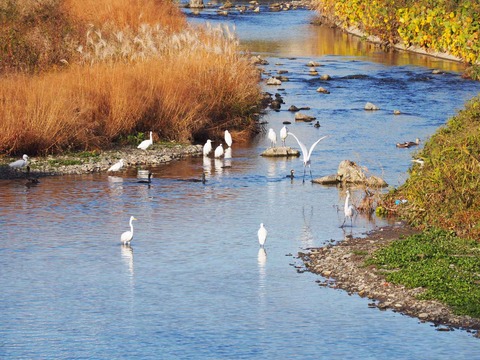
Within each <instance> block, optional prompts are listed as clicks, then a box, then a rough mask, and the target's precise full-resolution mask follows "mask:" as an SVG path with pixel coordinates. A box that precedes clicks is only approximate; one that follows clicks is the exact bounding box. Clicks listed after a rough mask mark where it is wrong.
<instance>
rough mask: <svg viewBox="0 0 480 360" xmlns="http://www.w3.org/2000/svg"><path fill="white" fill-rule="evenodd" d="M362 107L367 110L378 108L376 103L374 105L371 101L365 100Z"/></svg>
mask: <svg viewBox="0 0 480 360" xmlns="http://www.w3.org/2000/svg"><path fill="white" fill-rule="evenodd" d="M364 109H365V110H367V111H373V110H380V108H379V107H378V106H377V105H375V104H373V103H371V102H367V103H366V104H365V107H364Z"/></svg>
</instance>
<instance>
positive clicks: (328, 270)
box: [299, 222, 480, 337]
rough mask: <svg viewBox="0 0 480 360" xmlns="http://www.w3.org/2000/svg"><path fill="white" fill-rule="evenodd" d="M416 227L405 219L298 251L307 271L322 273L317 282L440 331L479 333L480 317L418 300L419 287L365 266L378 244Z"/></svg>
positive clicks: (410, 233) (413, 232) (373, 306)
mask: <svg viewBox="0 0 480 360" xmlns="http://www.w3.org/2000/svg"><path fill="white" fill-rule="evenodd" d="M416 233H418V231H417V230H415V229H413V228H411V227H408V226H407V225H405V224H404V223H401V222H399V223H397V224H396V225H394V226H391V227H385V228H378V229H376V230H374V231H372V232H370V233H368V234H367V236H366V237H363V238H346V239H345V240H343V241H342V242H340V243H338V244H337V245H329V246H326V247H322V248H314V249H309V251H308V252H307V253H299V257H300V258H301V259H302V260H303V262H304V264H305V267H306V269H307V270H308V271H310V272H312V273H315V274H318V275H321V276H322V277H323V279H321V280H318V284H319V285H320V286H328V287H331V288H334V289H342V290H345V291H347V292H348V293H349V294H357V295H359V296H361V297H367V298H369V299H371V300H372V302H370V303H369V304H368V306H369V307H372V308H378V309H380V310H387V309H388V310H392V311H395V312H399V313H402V314H405V315H408V316H412V317H416V318H418V319H419V320H420V321H421V322H431V323H433V324H434V326H435V327H436V328H437V330H439V331H450V330H453V329H464V330H467V331H469V332H472V333H474V334H475V336H476V337H480V334H479V330H480V319H475V318H472V317H469V316H458V315H455V314H453V312H452V311H451V309H449V308H448V307H447V306H445V305H443V304H442V303H440V302H438V301H432V300H418V299H417V298H416V297H417V295H418V294H420V293H422V292H423V289H421V288H415V289H408V288H406V287H404V286H401V285H396V284H392V283H389V282H387V281H386V280H385V277H384V276H383V275H382V274H381V273H380V272H379V270H378V269H377V268H375V267H373V266H365V260H366V259H367V258H368V257H369V256H371V254H372V253H373V252H375V251H376V250H378V249H379V248H381V247H384V246H387V245H388V244H390V243H392V242H393V241H396V240H398V239H401V238H403V237H406V236H409V235H412V234H416Z"/></svg>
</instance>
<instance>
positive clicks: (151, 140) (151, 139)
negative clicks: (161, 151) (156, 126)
mask: <svg viewBox="0 0 480 360" xmlns="http://www.w3.org/2000/svg"><path fill="white" fill-rule="evenodd" d="M150 142H153V138H152V132H151V131H150Z"/></svg>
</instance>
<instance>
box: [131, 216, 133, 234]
mask: <svg viewBox="0 0 480 360" xmlns="http://www.w3.org/2000/svg"><path fill="white" fill-rule="evenodd" d="M132 221H133V219H130V231H131V232H132V234H133V222H132Z"/></svg>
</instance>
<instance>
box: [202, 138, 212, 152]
mask: <svg viewBox="0 0 480 360" xmlns="http://www.w3.org/2000/svg"><path fill="white" fill-rule="evenodd" d="M211 151H212V140H210V139H208V140H207V142H206V143H205V145H203V156H208V154H210V152H211Z"/></svg>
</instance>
